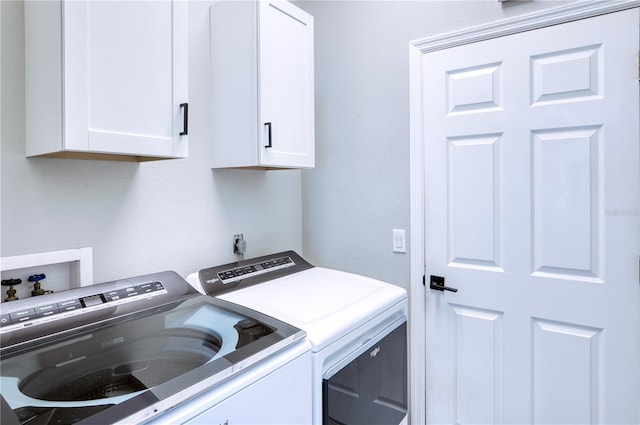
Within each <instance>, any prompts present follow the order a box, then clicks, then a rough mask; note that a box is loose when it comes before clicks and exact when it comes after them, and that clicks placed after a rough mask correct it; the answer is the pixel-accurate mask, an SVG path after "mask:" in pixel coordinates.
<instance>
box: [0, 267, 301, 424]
mask: <svg viewBox="0 0 640 425" xmlns="http://www.w3.org/2000/svg"><path fill="white" fill-rule="evenodd" d="M0 314H1V316H0V325H1V326H0V342H1V349H0V361H1V364H2V368H1V370H0V372H1V373H0V375H1V376H0V394H1V396H2V399H1V403H2V405H1V408H2V409H1V410H2V412H1V414H2V417H1V421H2V424H3V425H8V424H29V425H44V424H73V423H78V424H85V423H86V424H128V425H130V424H142V423H145V424H146V423H153V424H160V423H163V424H182V423H189V424H224V423H228V424H255V423H270V424H283V423H292V424H293V423H295V424H299V423H308V422H310V421H311V389H310V387H311V377H310V373H309V370H310V368H311V367H312V366H311V351H310V344H309V342H308V341H307V340H306V339H305V332H304V331H302V330H300V329H299V328H296V327H294V326H291V325H290V324H287V323H284V322H282V321H280V320H277V319H274V318H272V317H269V316H267V315H265V314H263V313H259V312H256V311H253V310H250V309H248V308H246V307H243V306H240V305H236V304H233V303H232V302H229V301H226V300H223V299H221V298H212V297H209V296H205V295H202V294H200V293H198V292H197V291H195V290H194V289H193V287H192V286H191V285H189V284H188V283H187V282H186V281H185V280H184V279H183V278H182V277H180V276H179V275H178V274H177V273H175V272H161V273H154V274H150V275H145V276H139V277H134V278H130V279H123V280H118V281H113V282H107V283H103V284H98V285H93V286H88V287H83V288H75V289H71V290H68V291H61V292H57V293H53V294H47V295H42V296H38V297H32V298H27V299H21V300H18V301H12V302H5V303H2V305H1V312H0Z"/></svg>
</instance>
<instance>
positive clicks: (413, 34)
mask: <svg viewBox="0 0 640 425" xmlns="http://www.w3.org/2000/svg"><path fill="white" fill-rule="evenodd" d="M296 4H298V6H300V7H301V8H303V9H305V10H306V11H308V12H309V13H311V14H312V15H314V18H315V41H316V44H315V46H316V51H315V76H316V77H315V78H316V161H317V162H316V168H315V169H313V170H310V171H304V172H303V179H302V181H303V197H302V208H303V246H304V252H305V255H306V256H307V258H308V259H309V260H310V261H311V262H313V263H315V264H316V265H322V266H326V267H333V268H338V269H342V270H347V271H351V272H355V273H361V274H365V275H369V276H372V277H376V278H379V279H383V280H386V281H389V282H392V283H395V284H398V285H401V286H404V287H406V288H407V289H408V288H409V278H410V269H409V253H408V252H407V254H397V253H396V254H394V253H393V252H392V245H391V241H392V237H391V230H392V229H394V228H398V229H406V230H407V235H408V234H409V56H408V52H409V42H410V41H411V40H414V39H418V38H424V37H427V36H430V35H435V34H439V33H443V32H449V31H453V30H456V29H460V28H464V27H468V26H472V25H478V24H481V23H486V22H491V21H494V20H497V19H502V18H506V17H508V16H513V15H517V14H522V13H527V12H531V11H533V10H536V9H541V8H546V7H552V6H558V5H559V4H561V3H560V2H551V1H509V2H506V3H499V2H498V1H496V0H477V1H452V0H449V1H425V0H422V1H297V2H296ZM408 244H409V241H408V238H407V246H408Z"/></svg>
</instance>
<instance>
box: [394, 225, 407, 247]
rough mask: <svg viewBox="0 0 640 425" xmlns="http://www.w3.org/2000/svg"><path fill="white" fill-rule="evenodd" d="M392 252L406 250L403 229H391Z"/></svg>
mask: <svg viewBox="0 0 640 425" xmlns="http://www.w3.org/2000/svg"><path fill="white" fill-rule="evenodd" d="M393 252H405V253H406V252H407V244H406V239H405V231H404V229H393Z"/></svg>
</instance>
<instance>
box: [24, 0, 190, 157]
mask: <svg viewBox="0 0 640 425" xmlns="http://www.w3.org/2000/svg"><path fill="white" fill-rule="evenodd" d="M187 24H188V4H187V2H185V1H176V0H174V1H139V2H137V1H136V2H132V1H91V0H89V1H77V0H69V1H65V0H63V1H38V2H35V1H27V2H25V52H26V53H25V61H26V63H25V65H26V75H25V78H26V84H25V91H26V92H25V97H26V154H27V156H56V157H66V158H90V159H121V160H135V161H147V160H154V159H168V158H184V157H186V156H187V153H188V136H187V134H188V103H187V102H188V99H187V96H188V27H187Z"/></svg>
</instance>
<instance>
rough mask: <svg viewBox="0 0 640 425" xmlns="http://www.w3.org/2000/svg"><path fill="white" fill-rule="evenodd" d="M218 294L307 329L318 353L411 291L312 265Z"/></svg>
mask: <svg viewBox="0 0 640 425" xmlns="http://www.w3.org/2000/svg"><path fill="white" fill-rule="evenodd" d="M218 297H219V298H222V299H225V300H228V301H231V302H234V303H237V304H240V305H244V306H246V307H249V308H251V309H253V310H257V311H260V312H262V313H264V314H267V315H269V316H272V317H275V318H277V319H279V320H282V321H284V322H287V323H289V324H291V325H293V326H296V327H298V328H301V329H303V330H305V331H306V332H307V339H308V340H309V341H310V342H311V344H312V346H313V351H319V350H320V349H321V348H323V347H324V346H325V345H327V344H329V343H331V342H333V341H335V340H337V339H338V338H340V337H342V336H343V335H345V334H347V333H348V332H350V331H351V330H353V329H355V328H356V327H358V326H361V325H362V324H364V323H366V322H367V321H368V320H370V319H372V318H373V317H375V316H378V315H379V314H381V313H383V312H384V311H386V310H388V309H392V308H393V307H394V306H395V307H397V306H398V305H403V306H405V305H406V298H407V293H406V291H405V290H404V289H403V288H400V287H398V286H395V285H392V284H389V283H386V282H382V281H379V280H375V279H371V278H368V277H365V276H360V275H356V274H352V273H347V272H342V271H338V270H332V269H325V268H322V267H313V268H311V269H308V270H304V271H301V272H298V273H295V274H291V275H288V276H284V277H281V278H278V279H274V280H271V281H267V282H263V283H261V284H258V285H253V286H250V287H247V288H244V289H239V290H237V291H232V292H228V293H226V294H222V295H219V296H218ZM403 301H404V302H403ZM404 308H406V307H404Z"/></svg>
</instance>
